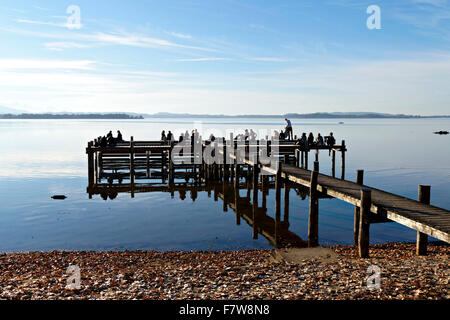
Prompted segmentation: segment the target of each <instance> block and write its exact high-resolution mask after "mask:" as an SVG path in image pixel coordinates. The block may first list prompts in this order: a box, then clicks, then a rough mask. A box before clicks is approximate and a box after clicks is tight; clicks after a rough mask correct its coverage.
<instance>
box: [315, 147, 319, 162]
mask: <svg viewBox="0 0 450 320" xmlns="http://www.w3.org/2000/svg"><path fill="white" fill-rule="evenodd" d="M315 157H316V161H317V162H319V149H317V150H316V152H315Z"/></svg>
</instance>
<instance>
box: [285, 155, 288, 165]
mask: <svg viewBox="0 0 450 320" xmlns="http://www.w3.org/2000/svg"><path fill="white" fill-rule="evenodd" d="M288 162H289V155H288V154H285V155H284V163H285V164H287V163H288Z"/></svg>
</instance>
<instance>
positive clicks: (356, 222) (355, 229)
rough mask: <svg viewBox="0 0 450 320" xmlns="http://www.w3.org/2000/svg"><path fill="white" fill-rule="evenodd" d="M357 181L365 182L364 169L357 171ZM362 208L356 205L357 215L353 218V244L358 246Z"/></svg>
mask: <svg viewBox="0 0 450 320" xmlns="http://www.w3.org/2000/svg"><path fill="white" fill-rule="evenodd" d="M356 183H357V184H359V185H361V186H362V185H363V184H364V170H357V171H356ZM359 212H360V210H359V207H358V206H355V216H354V219H353V246H354V247H355V248H356V247H358V237H359V215H360V213H359Z"/></svg>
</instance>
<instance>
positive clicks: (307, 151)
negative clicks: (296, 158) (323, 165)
mask: <svg viewBox="0 0 450 320" xmlns="http://www.w3.org/2000/svg"><path fill="white" fill-rule="evenodd" d="M308 153H309V150H306V151H305V168H304V169H305V170H308Z"/></svg>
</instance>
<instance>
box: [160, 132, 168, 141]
mask: <svg viewBox="0 0 450 320" xmlns="http://www.w3.org/2000/svg"><path fill="white" fill-rule="evenodd" d="M161 141H164V142H166V141H167V137H166V131H165V130H163V131H162V132H161Z"/></svg>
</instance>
